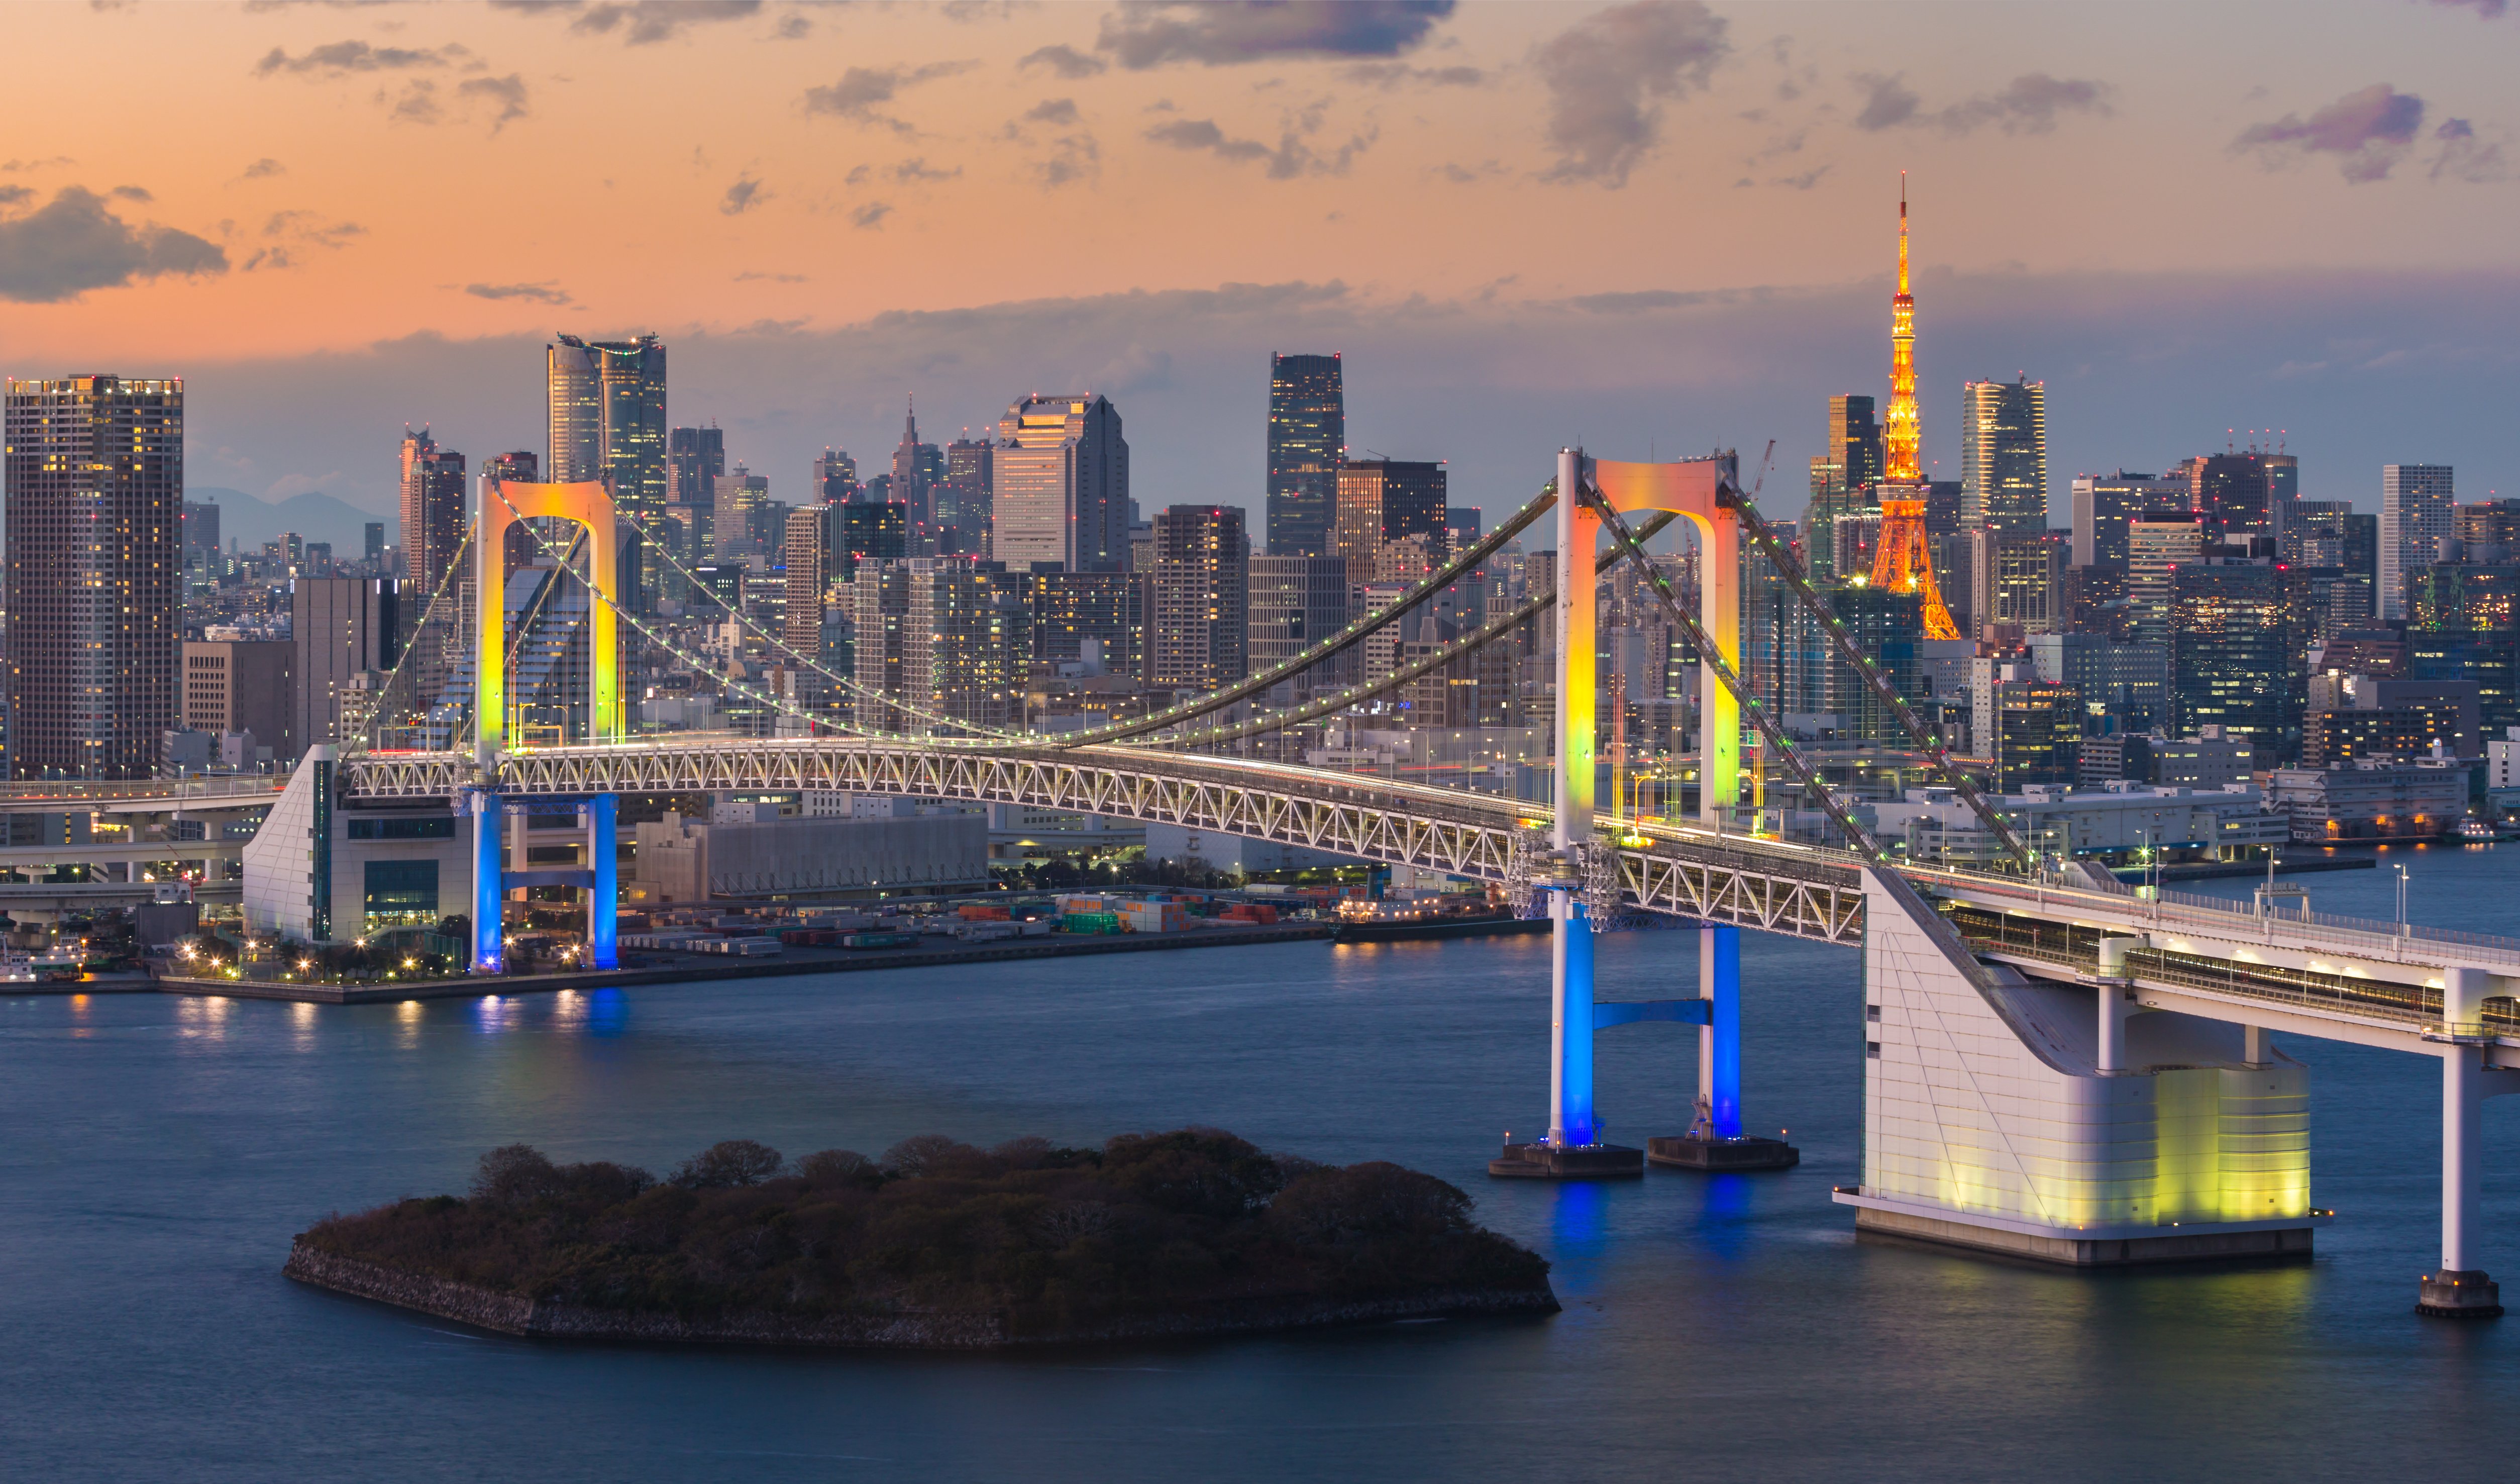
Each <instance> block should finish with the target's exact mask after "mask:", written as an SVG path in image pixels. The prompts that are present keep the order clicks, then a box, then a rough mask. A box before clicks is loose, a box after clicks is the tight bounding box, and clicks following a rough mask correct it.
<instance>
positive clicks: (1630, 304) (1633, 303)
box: [1564, 289, 1722, 315]
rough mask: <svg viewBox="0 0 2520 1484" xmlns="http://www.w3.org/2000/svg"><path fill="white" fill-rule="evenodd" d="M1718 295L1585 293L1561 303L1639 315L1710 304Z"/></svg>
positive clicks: (1653, 291)
mask: <svg viewBox="0 0 2520 1484" xmlns="http://www.w3.org/2000/svg"><path fill="white" fill-rule="evenodd" d="M1721 297H1722V295H1721V294H1717V293H1688V292H1682V291H1680V290H1677V289H1640V290H1636V291H1634V292H1627V293H1585V294H1579V295H1577V296H1576V297H1574V298H1570V299H1567V300H1565V301H1564V302H1565V303H1567V304H1569V305H1572V306H1573V307H1575V308H1577V309H1581V310H1583V311H1584V312H1585V313H1586V314H1621V315H1625V314H1642V313H1645V312H1648V311H1651V310H1655V309H1693V308H1695V307H1696V306H1698V305H1700V304H1706V303H1713V302H1715V301H1716V300H1718V299H1719V298H1721Z"/></svg>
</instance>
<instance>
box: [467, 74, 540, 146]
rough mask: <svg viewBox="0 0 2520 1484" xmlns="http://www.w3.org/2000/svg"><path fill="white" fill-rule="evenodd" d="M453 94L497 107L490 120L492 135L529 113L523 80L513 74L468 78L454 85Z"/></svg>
mask: <svg viewBox="0 0 2520 1484" xmlns="http://www.w3.org/2000/svg"><path fill="white" fill-rule="evenodd" d="M455 93H456V96H457V97H459V98H469V99H479V100H481V101H482V102H484V103H494V104H497V105H498V106H499V112H498V113H497V114H496V115H494V116H493V117H492V118H491V120H490V132H491V133H493V134H496V133H498V132H499V131H500V130H501V129H504V128H506V127H507V126H508V124H509V123H510V121H512V120H514V119H518V118H522V117H524V116H525V115H526V113H527V112H529V110H528V109H527V107H526V97H525V80H524V79H523V78H522V77H520V76H518V75H517V74H516V73H515V72H510V73H509V74H508V75H507V76H505V77H468V78H466V79H465V80H464V81H462V82H460V83H458V84H456V88H455Z"/></svg>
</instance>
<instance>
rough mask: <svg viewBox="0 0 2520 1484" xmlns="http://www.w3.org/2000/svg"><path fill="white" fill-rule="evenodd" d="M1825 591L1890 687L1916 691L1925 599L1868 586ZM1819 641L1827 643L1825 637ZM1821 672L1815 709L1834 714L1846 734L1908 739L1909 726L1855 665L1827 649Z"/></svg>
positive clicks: (1902, 742) (1840, 619)
mask: <svg viewBox="0 0 2520 1484" xmlns="http://www.w3.org/2000/svg"><path fill="white" fill-rule="evenodd" d="M1826 596H1827V598H1828V605H1829V607H1830V608H1831V609H1832V610H1833V611H1835V613H1836V614H1837V620H1838V622H1839V623H1840V624H1841V625H1842V626H1844V628H1845V630H1846V631H1847V634H1848V635H1849V637H1851V638H1853V639H1854V641H1855V644H1856V647H1857V648H1858V649H1860V650H1862V651H1863V652H1865V654H1867V655H1868V656H1869V657H1870V658H1871V660H1872V662H1873V665H1874V667H1875V668H1877V669H1879V670H1880V672H1881V673H1882V675H1883V676H1884V677H1885V678H1887V679H1888V680H1889V682H1890V685H1891V688H1892V689H1893V690H1895V691H1896V692H1897V693H1898V694H1899V695H1901V696H1903V697H1904V696H1914V695H1916V694H1917V692H1918V686H1917V677H1918V675H1919V674H1920V673H1921V672H1920V670H1919V668H1918V653H1919V647H1920V646H1921V645H1922V644H1923V643H1924V640H1925V619H1924V609H1923V600H1922V599H1921V598H1920V597H1919V596H1918V595H1917V594H1914V593H1894V592H1891V591H1889V590H1887V589H1884V588H1876V587H1869V586H1861V587H1840V588H1832V589H1830V590H1828V593H1827V595H1826ZM1822 642H1823V644H1825V643H1826V640H1825V639H1824V638H1823V641H1822ZM1821 673H1822V692H1821V697H1820V701H1821V704H1820V705H1819V707H1818V708H1817V709H1819V710H1822V711H1826V712H1832V713H1834V714H1835V715H1837V716H1838V718H1839V719H1840V721H1841V724H1842V725H1843V726H1844V728H1845V735H1846V736H1847V737H1848V738H1850V739H1853V740H1856V741H1861V742H1889V743H1891V744H1893V745H1898V746H1904V745H1906V744H1907V737H1908V734H1907V729H1906V728H1905V727H1903V726H1901V725H1900V723H1899V720H1898V717H1897V715H1896V714H1895V713H1893V712H1892V711H1891V709H1890V707H1889V705H1888V703H1886V702H1885V701H1883V700H1882V699H1881V695H1880V693H1879V692H1877V691H1875V690H1874V689H1873V688H1872V686H1871V683H1870V682H1868V681H1867V680H1866V679H1865V678H1864V676H1863V674H1862V673H1861V672H1859V671H1858V670H1857V669H1856V668H1855V667H1854V666H1853V665H1851V664H1848V663H1847V662H1846V661H1845V660H1843V659H1840V658H1838V657H1837V654H1836V652H1834V651H1833V650H1832V651H1831V652H1829V654H1828V659H1827V667H1826V668H1825V669H1824V670H1823V671H1822V672H1821Z"/></svg>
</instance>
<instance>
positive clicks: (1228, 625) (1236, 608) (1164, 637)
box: [1147, 505, 1440, 691]
mask: <svg viewBox="0 0 2520 1484" xmlns="http://www.w3.org/2000/svg"><path fill="white" fill-rule="evenodd" d="M1439 508H1440V506H1439ZM1250 564H1251V542H1250V538H1249V537H1247V536H1245V535H1244V534H1243V532H1242V512H1241V510H1240V509H1239V508H1238V507H1235V506H1231V505H1176V506H1174V507H1172V508H1171V509H1169V510H1166V511H1164V512H1162V513H1160V514H1158V515H1157V516H1156V517H1155V611H1154V617H1153V622H1152V623H1151V625H1150V626H1149V627H1150V629H1151V634H1150V636H1149V643H1148V666H1147V668H1148V679H1150V680H1152V681H1153V682H1154V683H1155V684H1156V685H1158V686H1170V687H1173V688H1176V689H1180V690H1192V691H1213V690H1215V689H1216V688H1217V687H1218V686H1222V685H1231V684H1232V683H1233V682H1235V681H1238V680H1240V679H1241V678H1242V677H1243V676H1244V675H1245V674H1247V673H1248V663H1247V660H1248V651H1247V649H1246V648H1245V645H1246V642H1247V639H1248V632H1247V631H1248V627H1249V623H1250V614H1251V608H1250Z"/></svg>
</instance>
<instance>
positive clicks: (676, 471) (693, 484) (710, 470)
mask: <svg viewBox="0 0 2520 1484" xmlns="http://www.w3.org/2000/svg"><path fill="white" fill-rule="evenodd" d="M665 466H666V472H667V481H666V500H667V502H668V503H670V504H674V505H681V506H689V507H693V508H697V509H700V510H706V509H708V506H709V501H710V499H711V498H712V497H713V496H714V495H715V494H716V492H717V477H718V475H720V474H722V473H725V472H726V429H725V428H722V427H677V428H675V429H674V430H673V431H672V432H671V433H669V434H667V435H666V443H665Z"/></svg>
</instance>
